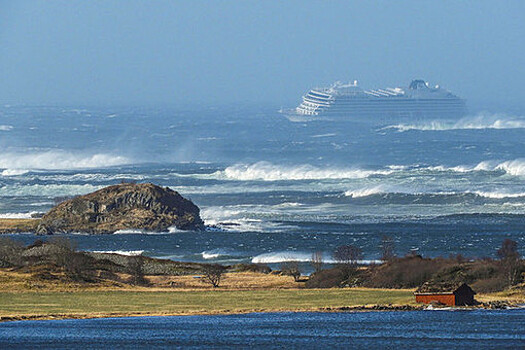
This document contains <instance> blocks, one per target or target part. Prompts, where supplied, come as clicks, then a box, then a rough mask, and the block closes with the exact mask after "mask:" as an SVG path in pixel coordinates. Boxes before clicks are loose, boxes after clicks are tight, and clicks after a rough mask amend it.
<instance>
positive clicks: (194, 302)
mask: <svg viewBox="0 0 525 350" xmlns="http://www.w3.org/2000/svg"><path fill="white" fill-rule="evenodd" d="M413 299H414V298H413V294H412V291H410V290H372V289H340V288H339V289H326V290H305V289H303V290H299V289H285V290H253V291H235V290H212V291H210V290H177V291H159V290H156V291H144V290H142V291H134V290H127V291H89V292H74V293H67V292H51V293H50V292H43V293H35V292H25V293H5V292H3V293H0V320H4V321H7V320H28V319H53V318H98V317H125V316H160V315H165V316H166V315H198V314H232V313H247V312H278V311H341V310H349V309H353V308H355V309H367V308H369V309H374V306H376V305H389V306H390V307H392V308H394V307H396V306H397V308H399V309H409V308H408V307H406V306H410V307H416V304H415V303H414V300H413ZM402 306H405V307H402ZM376 308H377V307H376Z"/></svg>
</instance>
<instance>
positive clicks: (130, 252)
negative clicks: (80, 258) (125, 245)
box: [92, 250, 144, 256]
mask: <svg viewBox="0 0 525 350" xmlns="http://www.w3.org/2000/svg"><path fill="white" fill-rule="evenodd" d="M92 253H104V254H119V255H126V256H139V255H142V254H143V253H144V250H94V251H92Z"/></svg>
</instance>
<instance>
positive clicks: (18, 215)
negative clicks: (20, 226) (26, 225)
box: [0, 211, 39, 219]
mask: <svg viewBox="0 0 525 350" xmlns="http://www.w3.org/2000/svg"><path fill="white" fill-rule="evenodd" d="M38 213H39V212H37V211H32V212H29V213H3V214H0V219H31V218H32V215H34V214H38Z"/></svg>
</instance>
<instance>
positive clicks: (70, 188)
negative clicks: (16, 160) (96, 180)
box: [0, 184, 104, 197]
mask: <svg viewBox="0 0 525 350" xmlns="http://www.w3.org/2000/svg"><path fill="white" fill-rule="evenodd" d="M102 187H104V186H93V185H89V184H85V185H57V184H49V185H41V184H35V185H6V186H2V187H0V196H41V197H60V196H74V195H81V194H86V193H90V192H94V191H96V190H98V189H100V188H102Z"/></svg>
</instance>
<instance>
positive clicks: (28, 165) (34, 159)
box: [0, 150, 131, 170]
mask: <svg viewBox="0 0 525 350" xmlns="http://www.w3.org/2000/svg"><path fill="white" fill-rule="evenodd" d="M129 163H131V160H130V159H128V158H126V157H123V156H119V155H112V154H106V153H96V154H77V153H72V152H66V151H63V150H52V151H46V152H36V153H1V154H0V168H4V169H49V170H59V169H87V168H104V167H111V166H117V165H124V164H129Z"/></svg>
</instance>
